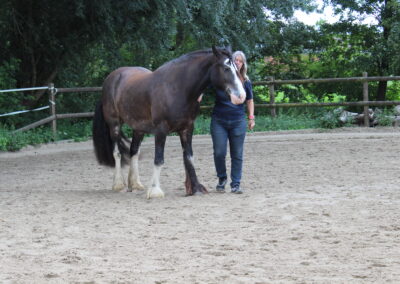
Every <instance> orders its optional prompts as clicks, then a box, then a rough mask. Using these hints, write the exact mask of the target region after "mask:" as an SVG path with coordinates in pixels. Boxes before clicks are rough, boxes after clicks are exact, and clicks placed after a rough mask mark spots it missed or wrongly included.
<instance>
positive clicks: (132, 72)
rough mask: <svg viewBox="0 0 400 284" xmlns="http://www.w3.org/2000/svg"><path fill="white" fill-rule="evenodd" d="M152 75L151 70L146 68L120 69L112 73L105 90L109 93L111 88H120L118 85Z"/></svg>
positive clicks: (104, 85) (104, 86)
mask: <svg viewBox="0 0 400 284" xmlns="http://www.w3.org/2000/svg"><path fill="white" fill-rule="evenodd" d="M151 73H152V72H151V71H150V70H149V69H146V68H144V67H120V68H118V69H116V70H114V71H113V72H111V73H110V74H109V75H108V76H107V78H106V79H105V80H104V83H103V90H104V89H106V91H109V90H108V89H109V88H110V87H111V88H113V87H114V88H115V87H118V85H120V84H123V83H126V82H127V81H130V80H131V79H132V78H135V79H137V80H139V79H140V77H142V76H146V75H147V74H151ZM103 93H104V92H103Z"/></svg>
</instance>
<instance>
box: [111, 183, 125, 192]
mask: <svg viewBox="0 0 400 284" xmlns="http://www.w3.org/2000/svg"><path fill="white" fill-rule="evenodd" d="M124 189H125V184H115V185H113V187H112V190H113V191H117V192H120V191H122V190H124Z"/></svg>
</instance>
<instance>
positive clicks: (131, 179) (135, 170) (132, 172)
mask: <svg viewBox="0 0 400 284" xmlns="http://www.w3.org/2000/svg"><path fill="white" fill-rule="evenodd" d="M143 137H144V133H142V132H139V131H133V135H132V143H131V148H130V156H131V164H130V168H129V174H128V191H132V190H135V189H136V190H143V189H144V186H143V184H142V183H141V182H140V177H139V153H140V144H141V143H142V140H143Z"/></svg>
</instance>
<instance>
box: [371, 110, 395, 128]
mask: <svg viewBox="0 0 400 284" xmlns="http://www.w3.org/2000/svg"><path fill="white" fill-rule="evenodd" d="M375 116H376V120H377V121H378V124H379V125H380V126H392V125H393V121H394V118H395V111H394V109H393V108H385V109H383V110H382V111H378V110H375Z"/></svg>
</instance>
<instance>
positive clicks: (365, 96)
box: [362, 72, 369, 127]
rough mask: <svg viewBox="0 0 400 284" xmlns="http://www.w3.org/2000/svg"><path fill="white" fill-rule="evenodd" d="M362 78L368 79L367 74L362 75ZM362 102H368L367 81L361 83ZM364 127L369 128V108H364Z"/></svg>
mask: <svg viewBox="0 0 400 284" xmlns="http://www.w3.org/2000/svg"><path fill="white" fill-rule="evenodd" d="M362 75H363V77H364V78H366V77H368V73H367V72H363V73H362ZM363 100H364V102H368V100H369V98H368V81H364V82H363ZM364 126H365V127H369V106H364Z"/></svg>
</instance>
